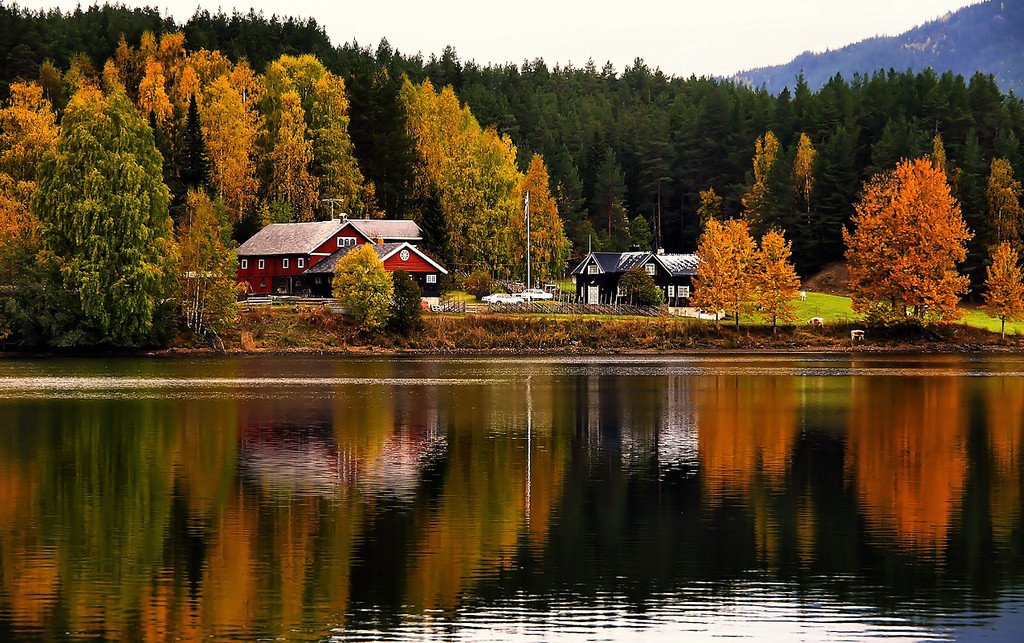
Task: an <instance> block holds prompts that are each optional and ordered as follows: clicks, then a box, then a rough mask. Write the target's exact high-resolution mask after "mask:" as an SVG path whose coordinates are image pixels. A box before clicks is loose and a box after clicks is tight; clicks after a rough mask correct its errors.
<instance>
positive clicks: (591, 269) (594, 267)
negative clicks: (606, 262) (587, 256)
mask: <svg viewBox="0 0 1024 643" xmlns="http://www.w3.org/2000/svg"><path fill="white" fill-rule="evenodd" d="M600 272H601V269H600V268H598V267H597V264H596V263H592V264H590V265H589V266H587V274H588V275H596V274H599V273H600Z"/></svg>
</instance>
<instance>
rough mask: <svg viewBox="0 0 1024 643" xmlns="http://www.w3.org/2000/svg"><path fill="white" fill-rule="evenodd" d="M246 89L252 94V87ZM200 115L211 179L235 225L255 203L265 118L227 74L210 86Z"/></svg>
mask: <svg viewBox="0 0 1024 643" xmlns="http://www.w3.org/2000/svg"><path fill="white" fill-rule="evenodd" d="M246 91H248V92H250V93H251V91H252V89H251V88H248V89H247V90H246ZM200 117H201V120H202V129H203V136H204V137H205V139H206V153H207V155H208V158H209V161H210V182H211V183H212V184H213V188H214V190H215V192H216V195H217V196H218V197H219V198H220V199H221V200H223V201H224V203H225V205H227V206H228V208H229V212H230V215H231V223H232V224H234V223H236V222H238V221H239V220H240V219H241V218H242V217H243V216H245V214H246V213H247V212H248V210H249V208H250V207H252V206H253V205H255V203H256V199H257V188H258V187H259V182H258V181H257V180H256V160H255V154H256V138H257V136H258V135H259V132H260V128H261V124H262V120H261V118H260V115H259V113H258V112H257V111H256V110H255V109H254V105H253V104H252V102H251V101H250V102H248V103H247V102H246V101H245V100H244V99H243V91H242V90H241V89H239V88H236V87H234V86H233V85H232V83H231V80H229V78H228V77H226V76H221V77H219V78H217V79H216V80H214V81H213V82H212V83H211V84H210V85H209V86H207V88H206V91H205V92H204V95H203V101H202V107H201V111H200Z"/></svg>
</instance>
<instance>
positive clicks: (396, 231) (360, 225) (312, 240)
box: [237, 219, 422, 295]
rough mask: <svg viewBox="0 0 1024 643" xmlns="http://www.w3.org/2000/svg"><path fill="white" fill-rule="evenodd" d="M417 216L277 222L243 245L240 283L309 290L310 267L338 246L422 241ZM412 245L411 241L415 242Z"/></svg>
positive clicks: (261, 288) (266, 290) (253, 289)
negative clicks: (412, 217) (400, 218)
mask: <svg viewBox="0 0 1024 643" xmlns="http://www.w3.org/2000/svg"><path fill="white" fill-rule="evenodd" d="M421 238H422V235H421V234H420V228H419V226H418V225H416V222H415V221H409V220H399V219H334V220H331V221H313V222H310V223H272V224H270V225H268V226H266V227H265V228H263V229H262V230H260V231H259V232H257V233H256V234H254V235H253V236H252V237H251V238H250V239H249V240H248V241H246V242H245V243H243V244H242V245H241V246H239V247H238V273H237V274H238V276H237V280H238V283H244V284H246V290H247V292H250V293H256V294H284V295H291V294H306V293H307V292H308V291H309V290H310V287H309V284H308V283H306V282H307V281H308V280H303V279H302V278H301V277H302V276H303V275H304V274H305V273H306V271H307V270H309V269H310V268H312V267H313V266H315V265H317V264H318V263H320V262H321V261H323V260H324V259H326V258H328V257H329V256H331V254H332V253H334V252H336V251H338V250H339V249H345V248H351V247H354V246H357V245H362V244H364V243H417V242H419V241H420V240H421ZM410 247H412V246H410Z"/></svg>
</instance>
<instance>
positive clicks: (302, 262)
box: [296, 257, 306, 268]
mask: <svg viewBox="0 0 1024 643" xmlns="http://www.w3.org/2000/svg"><path fill="white" fill-rule="evenodd" d="M296 261H298V264H296V265H297V266H298V267H299V268H305V267H306V259H305V257H299V258H298V259H296Z"/></svg>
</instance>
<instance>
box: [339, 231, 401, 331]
mask: <svg viewBox="0 0 1024 643" xmlns="http://www.w3.org/2000/svg"><path fill="white" fill-rule="evenodd" d="M332 286H333V289H334V296H335V297H337V299H338V301H339V302H340V303H341V305H342V306H343V307H344V308H345V312H347V313H348V314H349V316H351V317H352V318H353V319H354V320H355V322H356V323H357V324H358V325H359V326H360V328H361V329H362V330H371V331H372V330H378V329H380V328H382V327H383V326H384V324H385V323H386V322H387V320H388V313H389V309H390V307H391V298H392V296H394V294H395V288H394V285H393V284H392V283H391V275H389V274H388V272H387V270H385V269H384V264H383V263H381V261H380V259H379V258H378V257H377V252H376V251H375V250H374V249H373V246H371V245H370V244H368V243H367V244H364V245H361V246H359V247H358V248H356V249H355V250H351V251H349V252H348V253H347V254H346V255H345V256H344V257H342V258H341V260H340V261H338V265H337V267H336V268H335V269H334V282H333V284H332Z"/></svg>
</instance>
